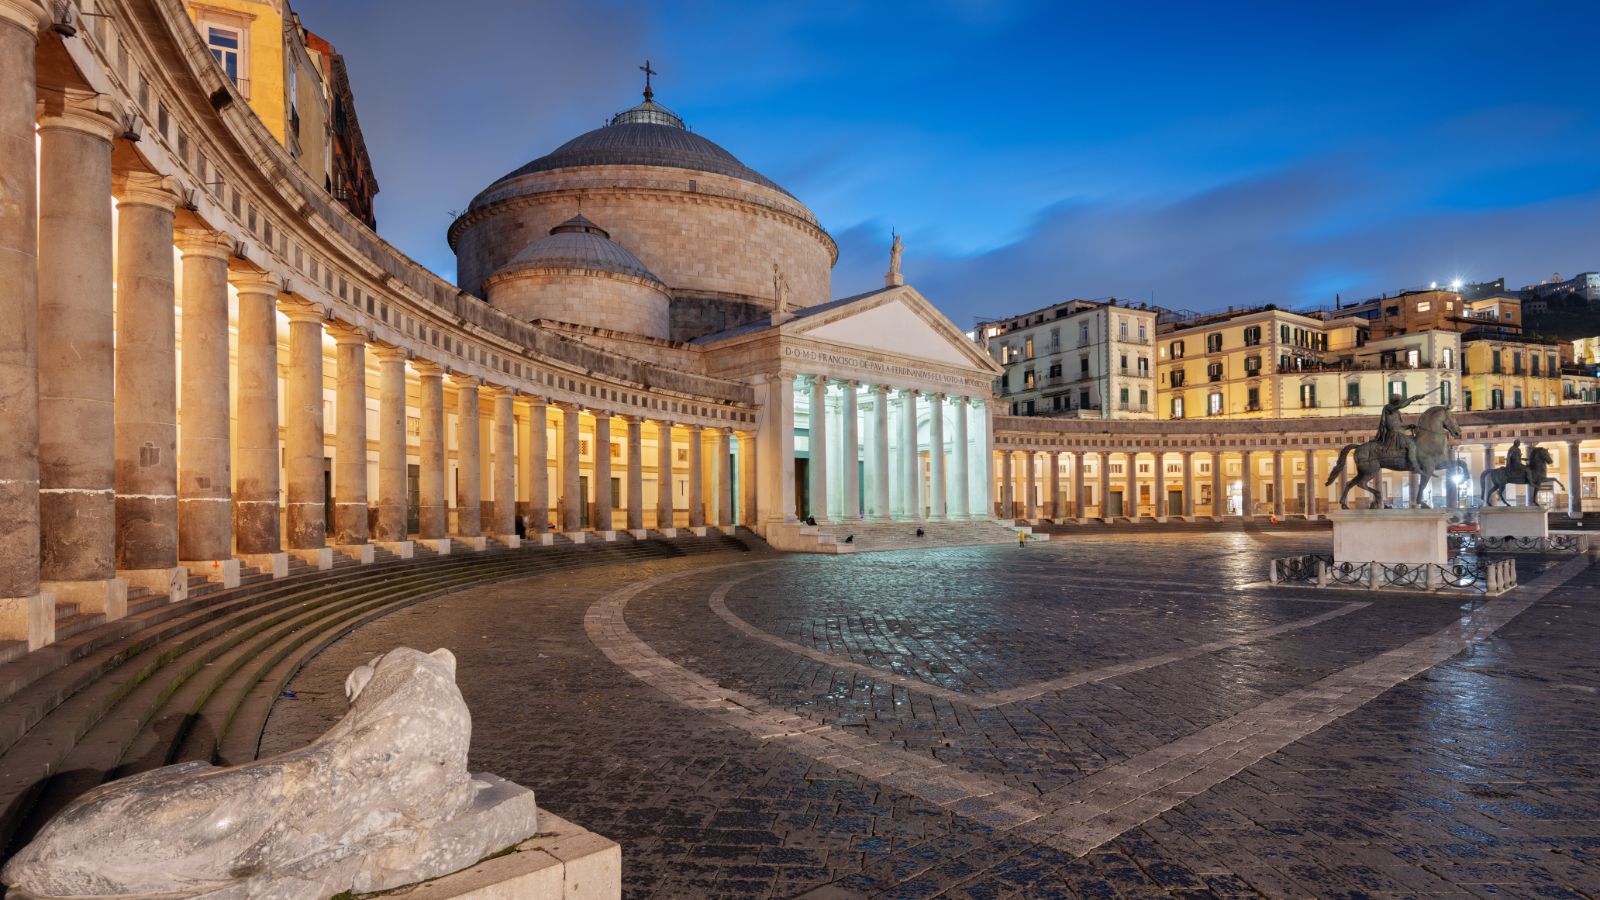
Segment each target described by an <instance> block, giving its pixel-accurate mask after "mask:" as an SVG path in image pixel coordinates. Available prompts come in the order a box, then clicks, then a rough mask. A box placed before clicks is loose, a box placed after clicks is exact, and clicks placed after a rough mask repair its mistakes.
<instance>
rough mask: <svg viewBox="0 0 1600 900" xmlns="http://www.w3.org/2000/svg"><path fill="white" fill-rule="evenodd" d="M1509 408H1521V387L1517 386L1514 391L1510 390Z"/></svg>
mask: <svg viewBox="0 0 1600 900" xmlns="http://www.w3.org/2000/svg"><path fill="white" fill-rule="evenodd" d="M1511 408H1512V409H1521V408H1522V388H1517V389H1516V390H1515V391H1512V392H1511Z"/></svg>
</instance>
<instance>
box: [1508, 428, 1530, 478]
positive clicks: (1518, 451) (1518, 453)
mask: <svg viewBox="0 0 1600 900" xmlns="http://www.w3.org/2000/svg"><path fill="white" fill-rule="evenodd" d="M1527 472H1528V467H1527V466H1526V465H1524V464H1523V462H1522V439H1521V438H1517V439H1516V440H1514V441H1512V442H1511V449H1510V450H1507V451H1506V474H1508V475H1511V476H1512V477H1513V483H1521V482H1518V481H1517V480H1516V476H1518V475H1522V476H1526V475H1527ZM1523 480H1524V481H1525V480H1526V479H1525V478H1524V479H1523Z"/></svg>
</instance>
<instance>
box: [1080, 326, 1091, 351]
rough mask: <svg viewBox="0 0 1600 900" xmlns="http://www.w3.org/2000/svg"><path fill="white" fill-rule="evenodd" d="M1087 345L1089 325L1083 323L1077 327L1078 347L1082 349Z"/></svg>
mask: <svg viewBox="0 0 1600 900" xmlns="http://www.w3.org/2000/svg"><path fill="white" fill-rule="evenodd" d="M1087 343H1089V323H1088V322H1083V323H1080V324H1079V325H1078V346H1079V347H1082V346H1083V345H1084V344H1087Z"/></svg>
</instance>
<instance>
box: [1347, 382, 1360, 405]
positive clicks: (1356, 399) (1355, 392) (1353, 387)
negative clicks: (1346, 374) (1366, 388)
mask: <svg viewBox="0 0 1600 900" xmlns="http://www.w3.org/2000/svg"><path fill="white" fill-rule="evenodd" d="M1344 405H1345V406H1360V405H1361V382H1359V381H1350V382H1346V383H1345V386H1344Z"/></svg>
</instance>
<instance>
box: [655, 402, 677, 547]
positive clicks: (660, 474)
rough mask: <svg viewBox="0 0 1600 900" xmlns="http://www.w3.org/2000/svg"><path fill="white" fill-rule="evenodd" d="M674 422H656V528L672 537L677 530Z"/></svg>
mask: <svg viewBox="0 0 1600 900" xmlns="http://www.w3.org/2000/svg"><path fill="white" fill-rule="evenodd" d="M672 488H673V484H672V423H671V422H657V423H656V530H657V531H660V532H663V533H665V534H666V535H667V536H668V537H671V536H672V535H673V534H674V533H675V532H674V531H673V530H672V529H673V517H672V510H673V504H672Z"/></svg>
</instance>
